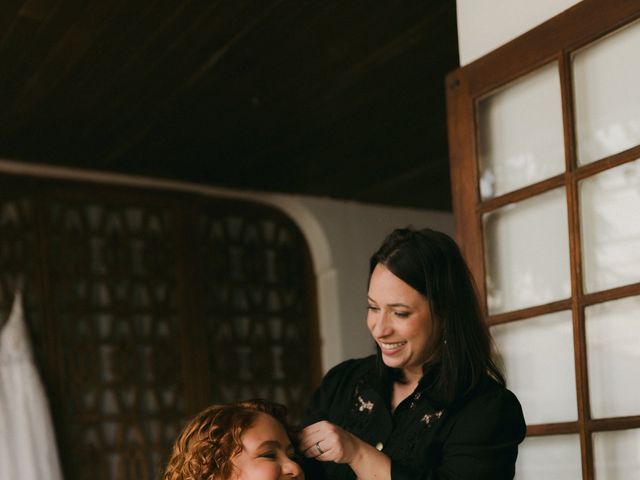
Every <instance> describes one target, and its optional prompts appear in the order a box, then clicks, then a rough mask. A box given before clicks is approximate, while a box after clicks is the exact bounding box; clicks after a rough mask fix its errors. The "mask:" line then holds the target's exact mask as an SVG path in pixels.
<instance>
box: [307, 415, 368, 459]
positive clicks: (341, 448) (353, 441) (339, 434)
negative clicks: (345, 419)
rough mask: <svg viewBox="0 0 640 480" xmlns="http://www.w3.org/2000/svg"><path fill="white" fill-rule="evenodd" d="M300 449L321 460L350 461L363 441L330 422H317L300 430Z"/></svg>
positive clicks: (310, 456)
mask: <svg viewBox="0 0 640 480" xmlns="http://www.w3.org/2000/svg"><path fill="white" fill-rule="evenodd" d="M299 439H300V446H299V448H300V450H301V451H302V452H303V453H304V455H305V456H307V457H309V458H315V459H316V460H320V461H322V462H335V463H349V464H350V463H352V462H353V460H354V459H355V458H356V455H357V454H358V450H359V449H360V448H361V446H362V445H363V443H364V442H363V441H362V440H360V439H359V438H358V437H356V436H355V435H353V434H352V433H349V432H347V431H346V430H343V429H342V428H340V427H338V426H337V425H334V424H333V423H331V422H326V421H322V422H317V423H314V424H312V425H309V426H308V427H306V428H305V429H304V430H302V432H300V437H299Z"/></svg>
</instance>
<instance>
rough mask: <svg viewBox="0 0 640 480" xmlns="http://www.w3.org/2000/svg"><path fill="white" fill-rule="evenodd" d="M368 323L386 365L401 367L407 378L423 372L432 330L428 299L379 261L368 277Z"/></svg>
mask: <svg viewBox="0 0 640 480" xmlns="http://www.w3.org/2000/svg"><path fill="white" fill-rule="evenodd" d="M367 326H368V327H369V331H370V332H371V335H372V336H373V338H374V339H375V341H376V343H377V344H378V346H379V347H380V350H381V351H382V359H383V361H384V363H385V365H387V366H388V367H392V368H399V369H401V370H402V371H403V372H404V374H405V376H406V378H407V379H408V380H416V379H419V378H420V377H421V376H422V365H423V364H424V363H426V362H427V361H428V360H429V355H430V353H429V352H430V342H431V335H432V332H433V321H432V319H431V310H430V308H429V302H428V301H427V299H426V298H425V297H424V296H423V295H422V294H421V293H420V292H418V291H417V290H415V289H414V288H413V287H411V286H410V285H408V284H407V283H405V282H403V281H402V280H400V279H399V278H398V277H396V276H395V275H394V274H393V273H391V271H390V270H389V269H388V268H387V267H385V266H384V265H382V264H380V263H379V264H378V265H377V266H376V268H375V269H374V270H373V274H372V275H371V280H370V281H369V308H368V314H367Z"/></svg>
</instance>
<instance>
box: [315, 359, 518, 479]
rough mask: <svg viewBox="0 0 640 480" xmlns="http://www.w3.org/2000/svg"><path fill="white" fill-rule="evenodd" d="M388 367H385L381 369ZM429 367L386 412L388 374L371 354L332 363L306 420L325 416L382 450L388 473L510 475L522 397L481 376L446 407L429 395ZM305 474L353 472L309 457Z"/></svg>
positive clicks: (345, 476)
mask: <svg viewBox="0 0 640 480" xmlns="http://www.w3.org/2000/svg"><path fill="white" fill-rule="evenodd" d="M387 370H388V369H387ZM430 377H431V380H433V375H430V374H429V373H428V372H427V373H425V376H424V377H423V378H422V380H421V381H420V383H419V384H418V386H417V387H416V390H415V391H414V392H413V393H412V394H411V395H410V396H409V397H407V398H406V399H405V400H404V401H403V402H402V403H400V405H398V407H397V408H396V410H395V411H394V413H393V414H392V413H391V411H390V398H391V390H392V383H393V382H392V381H391V380H390V376H389V375H388V374H386V375H385V374H384V373H383V374H381V373H380V367H379V366H378V361H377V358H376V356H375V355H374V356H371V357H367V358H363V359H359V360H347V361H346V362H343V363H341V364H339V365H338V366H336V367H334V368H333V369H331V370H330V371H329V372H328V373H327V375H326V376H325V378H324V380H323V381H322V384H321V386H320V387H319V388H318V390H316V392H315V393H314V395H313V397H312V399H311V402H310V405H309V407H308V409H307V411H306V414H305V419H304V424H305V425H310V424H312V423H315V422H317V421H320V420H328V421H330V422H332V423H334V424H336V425H338V426H340V427H342V428H344V429H345V430H348V431H349V432H351V433H353V434H355V435H356V436H357V437H359V438H360V439H362V440H364V441H366V442H367V443H369V444H371V445H373V446H375V447H376V448H378V450H382V452H384V453H385V454H386V455H387V456H388V457H389V458H390V459H391V478H392V479H393V480H427V479H428V480H436V479H442V480H445V479H456V480H467V479H474V480H482V479H487V480H489V479H490V480H502V479H512V478H513V476H514V469H515V461H516V457H517V454H518V444H519V443H520V442H521V441H522V440H523V438H524V436H525V430H526V428H525V422H524V418H523V415H522V408H521V407H520V403H519V402H518V400H517V398H516V397H515V395H513V393H511V392H510V391H509V390H507V389H506V388H504V387H502V386H501V385H499V384H498V383H496V382H495V381H493V380H492V379H490V378H488V377H487V378H486V379H485V380H484V381H482V382H480V384H479V385H478V386H477V387H476V388H475V389H474V390H473V391H472V392H471V393H470V394H469V395H467V396H466V397H465V399H464V400H461V401H459V402H455V403H453V404H452V405H450V406H449V407H447V408H439V407H438V406H436V405H435V404H434V403H433V402H432V401H430V399H429V384H430V383H431V382H430ZM307 474H308V475H307V477H308V478H310V479H315V478H324V479H329V480H343V479H344V480H346V479H355V478H356V477H355V475H354V473H353V471H352V470H351V468H350V467H349V466H348V465H340V464H336V463H333V462H317V461H313V462H310V465H309V468H308V469H307Z"/></svg>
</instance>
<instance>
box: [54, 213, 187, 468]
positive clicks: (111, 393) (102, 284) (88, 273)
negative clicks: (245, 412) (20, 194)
mask: <svg viewBox="0 0 640 480" xmlns="http://www.w3.org/2000/svg"><path fill="white" fill-rule="evenodd" d="M47 224H48V230H49V233H50V238H51V241H50V255H49V263H50V272H51V281H52V282H51V283H52V285H54V287H53V290H54V291H53V293H54V295H53V296H52V298H53V312H54V319H55V322H56V324H57V325H58V326H59V344H60V346H61V348H62V352H63V354H62V358H63V365H64V367H63V368H64V369H65V371H64V378H65V379H66V384H65V387H66V389H65V392H64V396H65V402H64V406H65V409H66V412H65V413H66V415H65V419H66V421H67V422H68V429H69V433H68V435H69V436H70V438H71V441H70V443H71V445H72V446H73V448H74V451H73V454H72V455H71V457H72V459H73V463H72V466H71V467H70V468H71V469H72V471H73V474H74V478H77V479H83V480H84V479H87V480H89V479H96V478H104V479H118V480H134V479H136V480H138V479H151V478H158V477H159V475H160V471H161V468H162V463H163V461H164V460H165V456H166V452H167V447H168V445H170V443H171V441H172V440H173V439H174V438H175V436H176V433H177V425H178V423H179V421H180V419H181V418H182V417H183V416H184V414H185V402H184V385H183V382H182V365H181V353H180V352H181V343H180V339H181V329H180V322H179V320H178V315H177V302H176V263H177V259H176V245H175V242H173V241H172V240H173V239H174V238H175V236H174V232H173V217H172V215H171V211H170V210H167V209H154V208H152V207H148V206H147V207H142V206H133V205H126V204H124V205H122V204H104V203H103V204H98V203H90V204H85V203H84V202H81V201H78V202H70V201H67V202H59V201H55V202H52V203H51V204H50V205H49V208H48V223H47Z"/></svg>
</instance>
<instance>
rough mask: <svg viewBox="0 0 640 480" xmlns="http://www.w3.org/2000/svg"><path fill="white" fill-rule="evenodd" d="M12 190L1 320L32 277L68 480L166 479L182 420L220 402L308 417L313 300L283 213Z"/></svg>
mask: <svg viewBox="0 0 640 480" xmlns="http://www.w3.org/2000/svg"><path fill="white" fill-rule="evenodd" d="M0 186H1V187H2V188H1V190H0V192H1V193H0V239H1V240H0V272H2V274H1V275H0V282H1V289H0V301H1V304H0V308H1V309H2V311H6V310H7V309H8V307H9V304H10V302H11V299H12V289H13V287H14V285H15V282H16V279H17V278H18V277H19V276H22V277H23V279H24V285H25V295H26V302H25V303H26V309H27V316H28V320H29V325H30V328H31V330H32V334H33V339H34V344H35V347H36V351H37V352H38V355H37V358H38V363H39V365H40V366H41V370H42V374H43V378H44V380H45V384H46V387H47V390H48V393H49V396H50V401H51V404H52V409H53V413H54V422H55V424H56V429H57V434H58V440H59V447H60V448H59V450H60V454H61V457H62V461H63V466H64V470H65V474H66V478H68V479H104V480H107V479H119V480H120V479H122V480H125V479H126V480H129V479H152V478H159V475H160V473H161V470H162V466H163V463H164V462H165V460H166V455H167V453H168V448H169V446H170V445H171V443H172V442H173V440H174V439H175V437H176V434H177V432H178V429H179V427H180V426H181V424H182V422H183V421H184V419H185V418H186V417H187V416H188V415H190V414H192V413H194V412H195V411H196V410H198V409H200V408H201V407H203V406H204V405H206V404H208V403H212V402H220V401H225V402H226V401H233V400H239V399H243V398H247V397H254V396H261V397H264V398H270V399H273V400H279V401H281V402H283V403H286V404H287V405H289V407H290V408H291V410H292V411H293V412H294V413H298V412H300V410H301V408H302V407H303V404H304V402H305V401H306V398H307V396H308V394H309V393H310V389H311V388H312V387H313V385H314V384H315V382H316V381H317V377H318V374H319V372H318V364H319V362H318V358H317V357H318V346H317V342H316V334H315V331H316V329H317V326H316V320H315V313H314V311H315V304H314V294H313V288H314V287H313V277H312V274H311V271H312V270H311V264H310V261H309V255H308V250H307V247H306V244H305V242H304V239H303V237H302V236H301V234H300V232H299V231H298V230H297V228H296V227H295V225H294V224H293V223H292V222H291V221H290V220H288V219H287V218H286V217H285V216H284V215H282V214H280V213H279V212H277V211H275V210H273V209H270V208H266V207H262V206H259V205H254V204H248V203H244V202H229V201H223V200H215V199H203V198H195V197H187V196H178V195H169V194H166V193H163V194H161V193H157V192H132V191H130V190H118V189H114V188H106V187H99V186H95V187H93V188H91V189H87V188H86V187H83V186H81V185H77V184H72V183H68V184H60V183H53V182H43V181H39V182H36V181H33V180H25V179H19V178H12V177H4V178H3V179H2V183H1V184H0ZM292 367H295V368H292Z"/></svg>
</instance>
